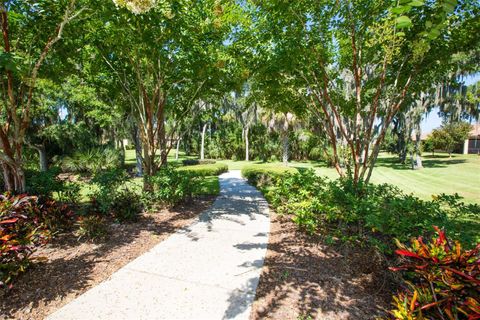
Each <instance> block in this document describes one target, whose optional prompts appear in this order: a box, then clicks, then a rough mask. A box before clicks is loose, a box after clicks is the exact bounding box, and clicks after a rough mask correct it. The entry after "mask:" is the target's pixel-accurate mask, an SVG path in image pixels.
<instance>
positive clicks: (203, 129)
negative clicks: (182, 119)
mask: <svg viewBox="0 0 480 320" xmlns="http://www.w3.org/2000/svg"><path fill="white" fill-rule="evenodd" d="M206 131H207V124H206V123H205V124H204V125H203V128H202V144H201V146H200V160H203V159H205V133H206Z"/></svg>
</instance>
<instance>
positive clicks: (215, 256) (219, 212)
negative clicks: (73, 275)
mask: <svg viewBox="0 0 480 320" xmlns="http://www.w3.org/2000/svg"><path fill="white" fill-rule="evenodd" d="M220 185H221V193H220V196H219V197H218V198H217V200H216V201H215V202H214V204H213V205H212V207H211V208H210V209H209V210H207V211H205V212H204V213H202V214H201V215H200V217H199V218H198V220H197V221H196V222H194V223H193V224H192V225H191V226H189V227H187V228H184V229H182V230H180V231H178V232H177V233H175V234H173V235H172V236H170V237H169V238H168V239H166V240H165V241H163V242H161V243H159V244H158V245H157V246H155V247H154V248H153V249H152V250H150V251H149V252H147V253H145V254H144V255H142V256H140V257H138V258H137V259H135V260H134V261H132V262H130V263H129V264H127V265H126V266H125V267H123V268H121V269H120V270H118V271H117V272H116V273H114V274H113V275H112V276H111V277H110V278H109V279H108V280H107V281H105V282H103V283H101V284H100V285H98V286H96V287H94V288H92V289H91V290H89V291H87V292H86V293H84V294H83V295H81V296H80V297H78V298H77V299H76V300H74V301H72V302H70V303H69V304H67V305H66V306H64V307H63V308H61V309H60V310H58V311H56V312H55V313H53V314H52V315H50V316H49V318H48V319H51V320H54V319H58V320H67V319H89V320H90V319H115V320H118V319H129V320H133V319H209V320H214V319H248V317H249V315H250V306H251V304H252V302H253V299H254V297H255V290H256V288H257V284H258V280H259V276H260V271H261V267H262V265H263V259H264V257H265V253H266V249H267V243H268V232H269V229H270V219H269V212H268V205H267V202H266V201H265V199H264V198H263V197H262V195H261V193H260V192H259V191H258V190H256V189H255V188H253V187H252V186H250V185H248V184H247V183H246V182H245V180H243V179H242V178H241V176H240V172H239V171H230V172H228V173H225V174H223V175H221V176H220Z"/></svg>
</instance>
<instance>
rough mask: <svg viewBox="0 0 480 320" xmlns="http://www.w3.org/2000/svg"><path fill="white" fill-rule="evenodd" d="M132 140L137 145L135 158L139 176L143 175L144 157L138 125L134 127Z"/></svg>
mask: <svg viewBox="0 0 480 320" xmlns="http://www.w3.org/2000/svg"><path fill="white" fill-rule="evenodd" d="M132 140H133V144H134V146H135V159H136V168H137V174H136V176H137V177H142V176H143V157H142V142H141V141H140V137H139V132H138V128H137V126H133V128H132Z"/></svg>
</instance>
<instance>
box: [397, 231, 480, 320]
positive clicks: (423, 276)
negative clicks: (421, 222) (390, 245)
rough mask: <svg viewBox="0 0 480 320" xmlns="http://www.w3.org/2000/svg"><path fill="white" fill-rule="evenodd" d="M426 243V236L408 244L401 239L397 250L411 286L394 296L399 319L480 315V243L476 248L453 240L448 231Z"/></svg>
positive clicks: (400, 269) (475, 316)
mask: <svg viewBox="0 0 480 320" xmlns="http://www.w3.org/2000/svg"><path fill="white" fill-rule="evenodd" d="M434 228H435V231H436V233H437V235H438V237H436V238H433V239H432V241H431V242H430V243H425V242H424V241H423V239H422V237H419V238H417V239H413V240H412V246H411V247H406V246H405V245H403V244H401V243H399V242H398V244H397V245H398V246H399V249H398V250H396V253H397V254H398V255H399V256H401V257H402V260H404V263H403V264H402V265H400V266H399V267H395V268H391V270H393V271H405V272H406V275H407V277H410V278H411V281H410V282H407V284H408V287H409V288H408V289H406V290H405V291H403V292H401V293H399V294H398V295H397V296H396V297H394V306H395V308H394V309H393V310H392V311H391V313H392V315H393V317H394V318H395V319H401V320H410V319H449V320H450V319H451V320H454V319H455V320H456V319H468V320H473V319H480V243H479V244H477V246H476V247H475V248H474V249H472V250H464V249H462V247H461V245H460V242H458V241H455V243H454V244H452V243H451V242H450V241H449V240H448V239H447V237H446V236H445V232H444V231H443V230H440V229H439V228H438V227H434Z"/></svg>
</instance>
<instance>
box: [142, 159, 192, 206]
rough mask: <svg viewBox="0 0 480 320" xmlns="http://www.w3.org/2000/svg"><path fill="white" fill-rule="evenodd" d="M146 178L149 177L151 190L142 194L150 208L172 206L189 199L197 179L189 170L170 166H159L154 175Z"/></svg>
mask: <svg viewBox="0 0 480 320" xmlns="http://www.w3.org/2000/svg"><path fill="white" fill-rule="evenodd" d="M192 167H194V166H192ZM146 179H149V181H148V183H149V184H150V185H151V186H152V190H151V191H150V192H148V193H147V194H146V195H144V201H145V203H146V204H147V205H148V207H150V208H152V207H155V206H156V205H169V206H173V205H175V204H177V203H180V202H182V201H186V200H189V199H191V198H192V197H193V194H194V191H195V184H196V182H197V181H196V180H198V178H195V176H194V175H193V174H192V172H191V171H190V170H176V169H174V168H171V167H164V168H161V169H160V170H159V172H158V173H157V174H156V175H155V176H153V177H146Z"/></svg>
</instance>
